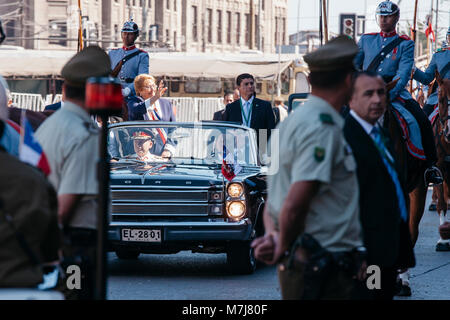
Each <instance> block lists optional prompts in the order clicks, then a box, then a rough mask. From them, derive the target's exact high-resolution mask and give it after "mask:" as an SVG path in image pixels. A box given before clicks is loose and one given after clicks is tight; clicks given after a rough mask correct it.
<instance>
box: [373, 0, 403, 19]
mask: <svg viewBox="0 0 450 320" xmlns="http://www.w3.org/2000/svg"><path fill="white" fill-rule="evenodd" d="M399 12H400V8H399V7H398V6H397V5H396V4H395V3H393V2H391V1H389V0H387V1H383V2H381V3H380V4H379V5H378V7H377V11H376V14H377V15H378V16H390V15H392V14H396V13H399Z"/></svg>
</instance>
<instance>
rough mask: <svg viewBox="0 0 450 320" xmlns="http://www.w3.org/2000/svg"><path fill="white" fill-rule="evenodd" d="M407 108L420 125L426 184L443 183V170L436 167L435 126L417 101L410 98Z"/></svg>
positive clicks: (406, 104)
mask: <svg viewBox="0 0 450 320" xmlns="http://www.w3.org/2000/svg"><path fill="white" fill-rule="evenodd" d="M405 108H406V109H407V110H408V111H409V112H411V114H412V115H413V116H414V118H416V120H417V122H418V124H419V127H420V134H421V135H422V145H423V151H424V153H425V157H426V163H427V169H426V171H425V174H424V176H425V183H426V184H429V183H431V184H434V185H437V184H441V183H442V182H443V181H444V179H443V178H442V173H441V171H440V170H439V169H438V168H437V167H436V162H437V152H436V144H435V141H434V134H433V128H432V127H431V123H430V121H429V120H428V118H427V116H426V114H425V112H424V111H423V110H422V109H421V108H420V106H419V104H418V103H417V101H415V100H413V99H410V100H407V101H406V102H405Z"/></svg>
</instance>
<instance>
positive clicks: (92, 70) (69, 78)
mask: <svg viewBox="0 0 450 320" xmlns="http://www.w3.org/2000/svg"><path fill="white" fill-rule="evenodd" d="M110 73H111V61H110V60H109V56H108V55H107V54H106V52H105V51H104V50H103V49H102V48H100V47H97V46H90V47H86V48H84V49H83V50H81V51H80V52H78V53H77V54H76V55H74V56H73V57H72V58H71V59H70V60H69V61H68V62H67V63H66V64H65V65H64V67H63V68H62V70H61V76H62V77H63V78H64V80H65V81H66V82H67V83H68V84H70V85H72V86H78V87H83V86H84V85H85V84H86V80H87V79H88V78H90V77H107V76H108V75H109V74H110Z"/></svg>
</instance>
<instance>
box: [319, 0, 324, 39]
mask: <svg viewBox="0 0 450 320" xmlns="http://www.w3.org/2000/svg"><path fill="white" fill-rule="evenodd" d="M322 19H323V17H322V0H319V36H320V45H321V46H322V45H323V27H322Z"/></svg>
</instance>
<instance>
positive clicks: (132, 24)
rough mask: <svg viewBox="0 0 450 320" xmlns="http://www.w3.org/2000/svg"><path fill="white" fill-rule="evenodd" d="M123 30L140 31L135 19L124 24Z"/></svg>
mask: <svg viewBox="0 0 450 320" xmlns="http://www.w3.org/2000/svg"><path fill="white" fill-rule="evenodd" d="M122 32H135V33H138V32H139V27H138V25H137V24H136V22H134V21H133V20H130V21H127V22H125V23H124V24H123V28H122Z"/></svg>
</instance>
